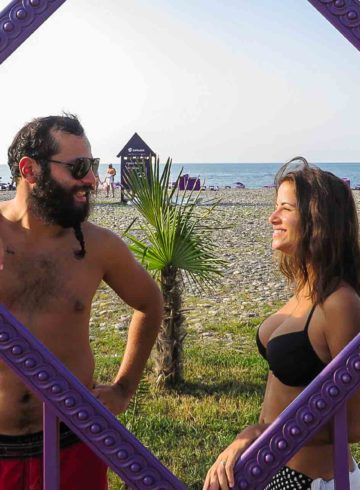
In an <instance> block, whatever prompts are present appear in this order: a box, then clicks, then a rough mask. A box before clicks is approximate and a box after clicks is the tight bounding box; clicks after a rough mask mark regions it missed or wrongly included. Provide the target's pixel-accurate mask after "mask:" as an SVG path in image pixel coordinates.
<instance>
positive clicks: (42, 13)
mask: <svg viewBox="0 0 360 490" xmlns="http://www.w3.org/2000/svg"><path fill="white" fill-rule="evenodd" d="M65 1H66V0H13V1H12V2H10V3H9V5H8V6H7V7H6V8H5V9H3V10H2V11H1V12H0V64H1V63H2V62H3V61H4V60H6V58H7V57H8V56H10V55H11V53H12V52H13V51H15V49H16V48H17V47H19V46H20V44H22V43H23V42H24V41H25V40H26V39H27V38H28V37H29V36H30V35H31V34H32V33H33V32H34V31H35V30H36V29H37V28H38V27H39V26H40V25H41V24H42V23H43V22H45V20H46V19H47V18H48V17H50V15H51V14H53V13H54V12H55V10H57V9H58V8H59V7H60V6H61V5H62V4H63V3H65Z"/></svg>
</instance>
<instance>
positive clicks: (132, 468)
mask: <svg viewBox="0 0 360 490" xmlns="http://www.w3.org/2000/svg"><path fill="white" fill-rule="evenodd" d="M0 356H1V358H2V359H3V360H4V361H5V362H6V363H7V365H8V366H10V367H11V369H12V370H13V371H14V372H15V373H16V374H17V375H18V376H19V377H20V378H21V379H22V381H23V382H24V383H25V385H26V386H28V388H30V389H31V390H32V391H33V392H34V393H35V394H36V395H37V396H38V397H39V398H40V399H41V400H43V401H44V402H45V403H46V407H47V408H46V409H45V411H44V415H45V416H44V422H45V423H44V425H45V444H46V437H47V436H46V433H47V430H46V429H47V425H50V426H51V425H52V426H53V427H52V428H51V427H50V432H49V434H53V435H54V434H55V430H54V417H53V416H52V415H54V416H56V417H59V418H60V419H61V420H62V421H64V422H65V423H66V425H68V426H69V427H70V429H71V430H72V431H73V432H74V433H75V434H77V435H78V436H79V437H80V438H81V439H82V440H83V441H84V442H86V444H87V445H88V446H89V447H90V448H91V449H92V450H93V451H94V452H95V453H96V454H97V455H98V456H99V457H100V458H101V459H103V460H104V461H105V463H106V464H107V465H109V466H110V467H111V468H112V469H113V470H114V471H115V472H116V473H117V474H118V475H120V476H121V478H122V479H123V480H124V481H125V482H126V483H128V484H129V485H130V487H131V488H134V489H140V490H170V489H176V490H184V489H185V488H186V487H185V485H184V484H183V483H181V482H180V481H179V480H178V479H177V478H176V477H175V476H174V475H173V474H172V473H170V471H169V470H168V469H167V468H165V467H164V466H163V465H162V464H161V463H160V461H159V460H157V459H156V458H155V456H153V455H152V454H151V453H150V451H148V450H147V449H146V448H145V447H144V446H143V445H142V444H141V443H140V442H139V441H138V440H137V439H136V438H135V437H134V436H133V435H132V434H130V432H129V431H128V430H127V429H126V428H125V427H123V426H122V425H121V424H120V422H119V421H118V420H117V419H116V418H115V417H114V416H113V415H112V414H111V413H110V412H109V411H108V410H107V409H106V408H105V407H104V406H103V405H102V404H101V403H100V402H99V401H98V400H97V399H96V398H95V397H94V396H93V395H92V394H91V393H90V392H89V390H87V389H86V388H85V387H84V386H83V385H82V384H81V383H80V382H79V381H78V379H77V378H76V377H75V376H73V375H72V374H71V373H70V372H69V371H68V370H67V369H66V368H65V367H64V366H63V364H62V363H61V362H60V361H59V360H58V359H57V358H56V357H55V356H54V355H53V354H51V352H50V351H48V349H46V347H45V346H44V345H42V344H41V343H40V342H39V341H38V340H37V339H36V338H35V337H34V336H33V335H32V334H31V333H30V332H29V331H28V330H27V329H26V328H25V327H24V326H23V325H21V323H20V322H18V321H17V320H16V318H15V317H14V316H13V315H11V314H10V313H9V312H8V311H7V310H6V309H5V308H4V307H3V306H1V305H0ZM55 442H56V441H55V440H54V437H51V436H50V439H49V440H48V443H49V444H48V446H46V448H45V453H47V452H49V451H52V452H55V453H56V451H57V448H56V446H57V445H56V444H55ZM45 465H46V458H45ZM48 475H50V476H48V479H49V480H50V479H51V480H52V479H53V472H52V471H51V469H50V473H48ZM55 479H56V478H55ZM48 488H50V487H46V490H48ZM53 488H56V487H53Z"/></svg>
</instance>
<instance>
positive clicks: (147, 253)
mask: <svg viewBox="0 0 360 490" xmlns="http://www.w3.org/2000/svg"><path fill="white" fill-rule="evenodd" d="M159 166H160V164H159V160H158V159H157V160H156V162H155V165H154V168H151V169H150V172H149V175H148V176H147V175H146V174H145V172H135V171H134V172H131V173H130V174H129V175H128V177H127V183H128V185H129V188H130V190H129V196H131V199H132V202H133V204H134V205H135V207H136V208H137V210H138V211H139V212H140V214H141V215H142V216H143V218H144V220H145V224H143V225H141V226H140V228H139V231H140V232H141V235H142V237H143V238H141V239H140V238H138V237H137V236H135V235H134V234H132V233H130V231H131V228H130V230H127V232H126V236H127V237H128V238H129V240H130V241H131V245H130V248H131V249H132V251H133V253H134V254H135V255H136V256H137V258H138V259H139V260H140V261H141V262H142V263H143V264H144V266H145V267H146V268H147V269H148V270H150V271H152V272H153V273H154V275H159V273H160V272H161V271H162V270H164V269H165V268H166V267H169V266H173V267H176V268H178V269H179V270H181V271H183V272H184V273H185V275H186V277H187V278H188V279H190V280H191V281H192V282H194V283H198V284H200V283H201V282H203V283H206V284H208V283H211V281H212V280H213V279H214V277H215V276H218V275H221V274H222V272H223V269H224V266H225V262H224V261H223V260H220V259H219V258H217V256H216V252H217V250H216V247H215V245H214V243H213V242H212V240H211V233H212V231H214V227H213V225H210V224H209V222H208V220H209V217H210V215H211V213H212V211H213V209H214V207H215V206H216V205H217V204H218V202H214V201H211V202H210V205H209V206H205V207H204V205H202V206H201V210H200V206H199V204H200V202H201V196H200V192H198V191H189V192H186V191H185V192H182V193H180V192H179V186H178V182H179V179H180V177H181V175H182V171H181V172H180V173H179V175H178V177H177V179H176V183H175V185H174V186H173V187H172V188H171V189H169V187H170V173H171V160H170V159H168V160H167V162H166V164H165V167H164V170H163V172H162V174H160V169H159Z"/></svg>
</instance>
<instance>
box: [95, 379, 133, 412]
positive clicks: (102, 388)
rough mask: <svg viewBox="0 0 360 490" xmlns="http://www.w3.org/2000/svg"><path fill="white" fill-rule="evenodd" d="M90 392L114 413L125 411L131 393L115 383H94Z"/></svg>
mask: <svg viewBox="0 0 360 490" xmlns="http://www.w3.org/2000/svg"><path fill="white" fill-rule="evenodd" d="M92 393H93V395H94V396H95V397H96V398H97V399H98V400H99V401H100V402H101V403H102V404H103V405H104V406H105V407H106V408H107V409H108V410H110V412H112V413H113V414H114V415H118V414H119V413H121V412H125V410H126V409H127V407H128V405H129V403H130V398H131V394H129V393H128V392H127V391H126V390H125V388H124V387H123V386H122V385H121V384H117V383H114V384H112V385H98V384H95V385H94V387H93V390H92Z"/></svg>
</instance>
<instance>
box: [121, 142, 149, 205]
mask: <svg viewBox="0 0 360 490" xmlns="http://www.w3.org/2000/svg"><path fill="white" fill-rule="evenodd" d="M116 158H120V175H121V177H120V185H121V202H125V196H124V190H125V189H128V188H129V186H128V184H127V182H126V176H127V174H128V173H129V171H133V170H139V171H142V172H145V173H146V175H149V170H150V166H151V165H152V164H153V160H154V159H155V158H156V153H155V152H154V151H153V150H152V149H151V148H150V146H149V145H147V144H146V143H145V141H144V140H143V139H142V138H141V137H140V136H139V135H138V133H134V135H133V136H132V137H131V138H130V139H129V141H128V142H127V143H126V145H125V146H124V147H123V149H122V150H121V151H119V153H118V154H117V155H116Z"/></svg>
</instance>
